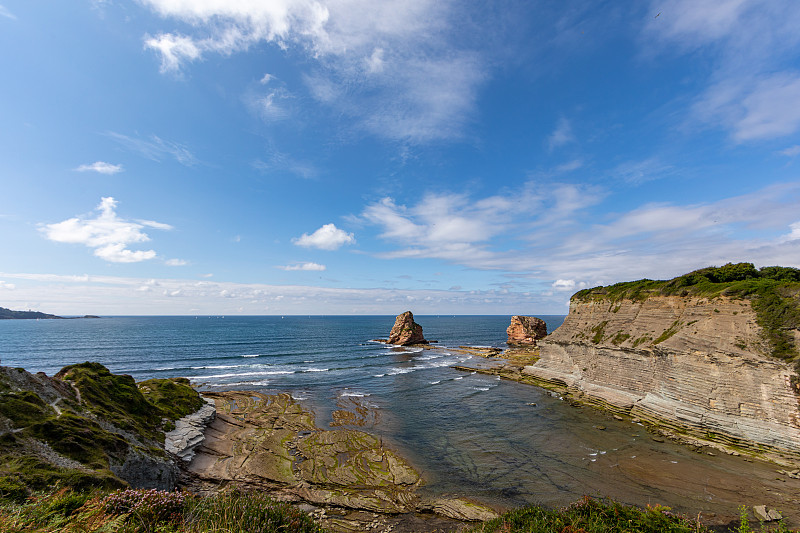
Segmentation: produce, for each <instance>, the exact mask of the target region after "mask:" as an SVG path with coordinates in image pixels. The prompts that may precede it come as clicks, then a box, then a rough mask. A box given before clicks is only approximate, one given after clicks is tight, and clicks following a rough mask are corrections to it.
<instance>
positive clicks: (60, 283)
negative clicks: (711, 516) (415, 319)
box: [0, 272, 566, 327]
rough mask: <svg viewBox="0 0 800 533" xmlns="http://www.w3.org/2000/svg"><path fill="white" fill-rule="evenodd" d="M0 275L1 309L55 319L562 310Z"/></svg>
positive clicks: (327, 291)
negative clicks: (31, 307)
mask: <svg viewBox="0 0 800 533" xmlns="http://www.w3.org/2000/svg"><path fill="white" fill-rule="evenodd" d="M0 277H2V278H3V279H9V280H14V279H24V280H28V281H27V282H26V283H25V284H24V285H22V286H18V287H17V289H16V290H15V291H8V292H7V293H4V299H5V301H6V305H7V306H9V307H11V308H27V307H28V305H27V302H31V301H36V302H42V305H41V306H37V307H39V308H47V309H48V310H50V312H53V313H56V314H61V315H83V314H87V313H91V314H97V315H121V314H129V315H154V314H161V315H189V314H191V315H206V316H209V315H213V316H219V315H221V314H224V315H240V314H245V315H263V314H278V315H282V314H287V315H289V314H297V315H308V314H320V313H324V314H334V315H337V314H338V315H343V314H364V315H395V314H397V313H398V312H400V311H399V310H405V309H407V305H408V304H409V302H411V303H413V307H414V309H413V310H414V312H415V313H417V314H420V315H425V314H439V313H450V314H507V315H511V314H515V313H519V309H529V308H531V306H532V305H534V304H537V303H538V305H536V309H537V310H539V312H543V313H548V312H549V313H553V314H554V313H559V312H564V311H565V309H566V307H565V301H566V300H565V298H563V297H562V298H546V299H545V300H542V301H537V300H536V299H535V297H532V296H531V295H530V294H525V293H519V292H514V291H501V290H495V289H490V290H471V291H461V290H457V289H452V290H441V289H407V288H404V289H402V290H396V289H384V288H330V287H315V286H307V285H297V284H291V285H267V284H256V283H232V282H212V281H203V282H199V283H198V281H197V280H184V279H158V280H149V279H142V278H125V277H115V276H92V277H91V278H84V277H79V276H59V275H53V274H26V273H17V274H13V273H11V274H9V273H5V272H0ZM143 288H144V289H145V290H141V289H143ZM398 309H399V310H398ZM390 326H391V323H389V326H387V327H390Z"/></svg>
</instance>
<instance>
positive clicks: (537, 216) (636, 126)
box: [0, 0, 800, 314]
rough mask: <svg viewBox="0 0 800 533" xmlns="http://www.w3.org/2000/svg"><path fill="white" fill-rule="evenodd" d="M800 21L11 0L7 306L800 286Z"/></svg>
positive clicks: (202, 309) (302, 304)
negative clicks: (746, 267)
mask: <svg viewBox="0 0 800 533" xmlns="http://www.w3.org/2000/svg"><path fill="white" fill-rule="evenodd" d="M798 27H800V3H798V2H796V1H794V0H785V1H783V0H673V1H669V0H664V1H657V2H645V1H629V2H599V1H598V2H572V3H564V2H560V1H543V2H536V1H514V0H511V1H509V2H502V3H499V4H498V3H496V2H471V1H468V0H467V1H457V2H456V1H449V0H401V1H382V2H374V1H364V0H272V1H250V0H138V1H134V0H130V1H122V0H94V1H90V0H76V1H73V2H53V1H49V2H48V1H40V0H19V1H17V0H0V72H2V80H3V82H2V83H1V84H0V184H1V185H2V194H0V245H1V248H2V255H0V257H1V259H0V306H3V307H10V308H13V309H28V308H32V309H38V310H43V311H47V312H53V313H61V314H86V313H92V314H397V313H400V312H402V311H405V310H406V309H411V310H412V311H414V312H415V313H418V314H441V313H446V314H537V313H538V314H549V313H565V312H566V309H567V303H568V299H569V296H570V295H571V294H572V293H574V292H575V291H576V290H578V289H580V288H583V287H589V286H595V285H598V284H607V283H613V282H617V281H624V280H631V279H639V278H643V277H648V278H665V277H672V276H674V275H677V274H680V273H683V272H687V271H689V270H692V269H695V268H699V267H703V266H708V265H712V264H716V265H720V264H724V263H726V262H728V261H734V262H736V261H751V262H754V263H755V264H756V265H757V266H765V265H775V264H779V265H785V266H795V267H800V173H799V172H798V170H800V32H798V31H797V28H798Z"/></svg>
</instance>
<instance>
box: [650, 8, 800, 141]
mask: <svg viewBox="0 0 800 533" xmlns="http://www.w3.org/2000/svg"><path fill="white" fill-rule="evenodd" d="M651 10H653V11H660V12H662V15H661V16H660V17H658V18H657V19H653V20H650V22H649V23H648V24H647V25H646V27H645V31H644V33H643V40H642V41H643V43H647V44H646V46H652V45H653V44H655V45H656V46H659V47H661V50H663V51H666V53H674V52H675V51H678V52H686V53H692V54H703V55H704V56H705V59H706V61H707V64H708V65H710V68H709V69H708V70H709V73H710V75H709V78H708V80H705V81H706V83H707V87H706V88H705V89H704V90H703V91H701V94H700V95H699V96H698V98H697V99H696V101H695V104H694V106H693V107H692V111H693V118H694V119H697V120H700V121H702V122H706V123H708V124H711V125H714V126H722V127H723V128H725V129H727V130H729V131H730V133H731V137H732V138H733V140H735V141H736V142H748V141H755V140H760V139H770V138H777V137H783V136H787V135H791V134H794V133H795V132H797V131H798V129H800V111H798V110H797V109H798V107H800V106H798V105H797V102H798V98H800V74H798V72H797V70H796V65H797V61H798V59H800V57H798V45H800V33H798V32H797V27H798V26H800V3H798V2H796V1H794V0H657V1H656V0H653V2H652V3H651Z"/></svg>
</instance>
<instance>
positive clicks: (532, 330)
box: [506, 315, 547, 346]
mask: <svg viewBox="0 0 800 533" xmlns="http://www.w3.org/2000/svg"><path fill="white" fill-rule="evenodd" d="M506 333H507V334H508V341H506V343H507V344H515V345H524V346H536V341H537V340H539V339H542V338H544V337H546V336H547V324H545V322H544V320H542V319H541V318H536V317H535V316H516V315H515V316H512V317H511V324H510V325H509V326H508V329H506Z"/></svg>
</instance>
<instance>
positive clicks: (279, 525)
mask: <svg viewBox="0 0 800 533" xmlns="http://www.w3.org/2000/svg"><path fill="white" fill-rule="evenodd" d="M185 528H186V529H185V531H186V532H187V533H188V532H191V533H201V532H211V533H278V532H283V531H291V532H293V533H322V532H323V529H322V527H321V526H319V525H318V524H317V523H315V522H314V520H313V519H312V518H311V517H310V516H309V515H308V514H306V513H304V512H303V511H300V510H299V509H297V508H296V507H293V506H291V505H289V504H287V503H281V502H276V501H274V500H272V499H271V498H269V497H268V496H266V495H264V494H260V493H245V492H238V491H232V492H225V493H222V494H218V495H216V496H213V497H209V498H197V499H195V500H193V501H192V502H191V503H190V505H189V509H188V510H187V513H186V518H185Z"/></svg>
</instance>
